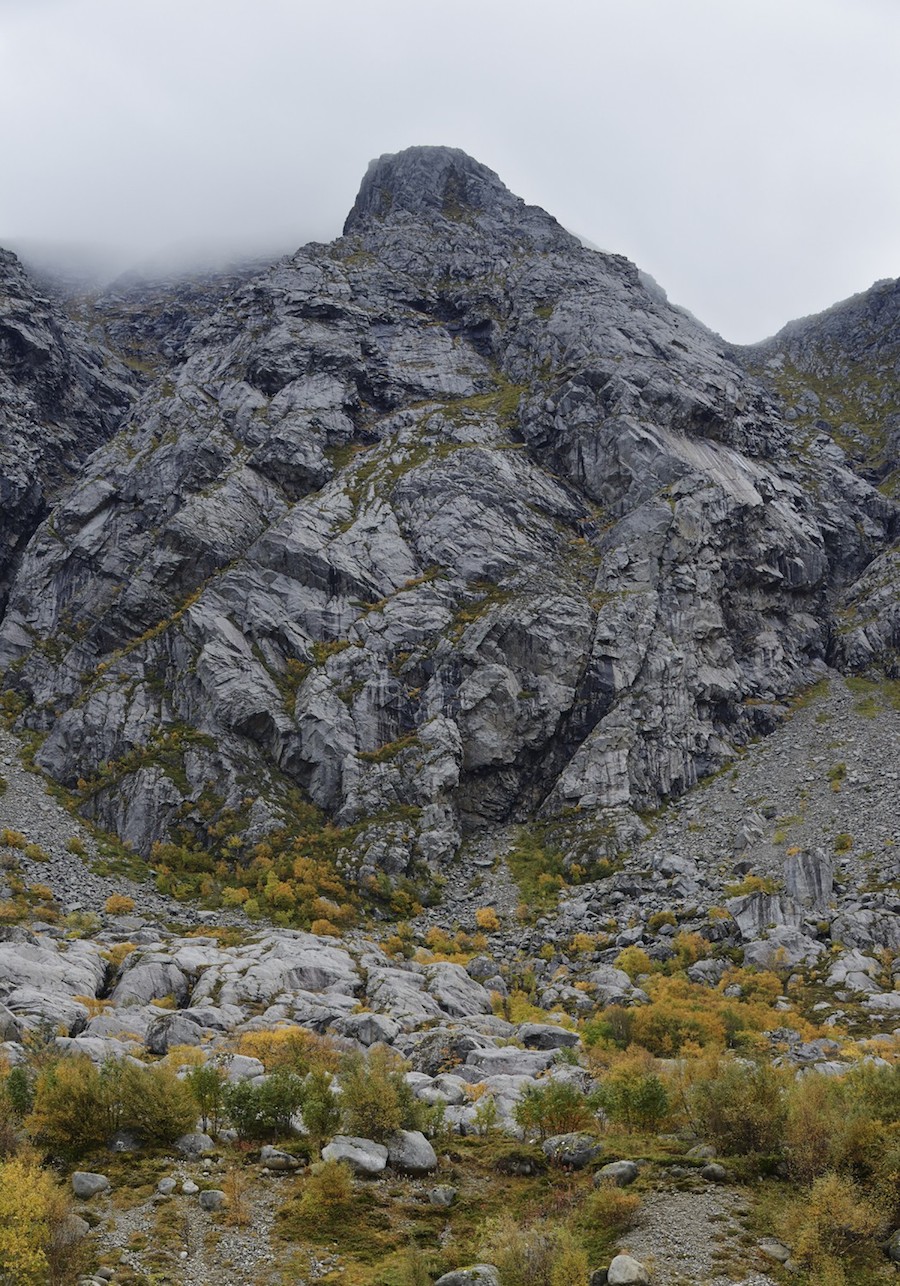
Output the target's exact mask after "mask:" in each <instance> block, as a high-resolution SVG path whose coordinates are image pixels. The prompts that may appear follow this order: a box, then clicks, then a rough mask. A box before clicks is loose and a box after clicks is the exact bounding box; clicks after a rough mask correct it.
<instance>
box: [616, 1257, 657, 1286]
mask: <svg viewBox="0 0 900 1286" xmlns="http://www.w3.org/2000/svg"><path fill="white" fill-rule="evenodd" d="M606 1280H607V1282H608V1283H609V1286H650V1280H651V1279H650V1273H649V1272H648V1270H647V1269H646V1268H645V1267H644V1265H643V1264H642V1263H640V1261H639V1260H637V1259H634V1258H632V1256H631V1255H616V1257H615V1259H614V1260H613V1261H612V1263H611V1264H610V1266H609V1268H608V1269H607V1270H606Z"/></svg>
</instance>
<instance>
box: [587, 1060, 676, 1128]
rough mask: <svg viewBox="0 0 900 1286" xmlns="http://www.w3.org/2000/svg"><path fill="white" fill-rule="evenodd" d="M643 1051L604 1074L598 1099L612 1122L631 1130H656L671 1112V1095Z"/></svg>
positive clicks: (597, 1093) (597, 1095) (598, 1089)
mask: <svg viewBox="0 0 900 1286" xmlns="http://www.w3.org/2000/svg"><path fill="white" fill-rule="evenodd" d="M653 1067H654V1064H653V1060H652V1059H650V1058H647V1057H646V1056H644V1055H641V1054H635V1055H633V1056H629V1057H626V1058H623V1059H621V1060H620V1061H619V1062H618V1063H616V1064H615V1065H614V1066H613V1067H612V1068H610V1070H609V1072H607V1074H606V1075H605V1076H604V1077H603V1079H602V1080H601V1082H600V1084H599V1086H598V1087H597V1090H596V1092H595V1098H596V1100H597V1102H598V1104H599V1106H600V1107H602V1109H603V1111H604V1112H605V1113H606V1115H607V1116H608V1117H609V1119H610V1120H611V1121H616V1122H618V1123H620V1124H622V1125H624V1126H625V1127H626V1128H627V1129H641V1130H653V1129H656V1128H657V1127H658V1126H659V1125H660V1124H661V1122H662V1121H663V1120H665V1118H666V1116H668V1114H669V1095H668V1091H667V1090H666V1087H665V1085H664V1084H663V1083H662V1081H661V1080H660V1078H659V1077H658V1076H657V1074H656V1072H655V1071H654V1070H653Z"/></svg>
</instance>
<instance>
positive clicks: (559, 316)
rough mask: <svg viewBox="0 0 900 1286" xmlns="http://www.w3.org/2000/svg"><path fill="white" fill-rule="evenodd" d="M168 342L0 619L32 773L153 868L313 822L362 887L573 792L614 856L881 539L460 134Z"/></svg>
mask: <svg viewBox="0 0 900 1286" xmlns="http://www.w3.org/2000/svg"><path fill="white" fill-rule="evenodd" d="M184 354H185V359H186V360H185V361H184V363H183V365H181V366H180V367H179V368H178V370H177V372H170V373H167V374H166V376H165V377H164V378H163V377H160V379H159V380H158V381H157V382H156V383H154V384H153V385H151V386H150V387H149V388H148V389H147V390H146V391H145V392H144V394H143V395H142V397H141V399H140V400H139V402H138V403H137V404H136V406H135V407H134V408H133V410H132V412H131V414H130V415H129V417H128V420H127V422H126V424H125V425H124V426H123V428H122V430H121V431H120V433H119V434H118V435H117V436H116V438H115V439H114V440H113V441H112V442H111V443H110V444H109V445H108V446H107V447H105V448H104V449H103V450H102V451H100V452H98V453H97V455H95V456H94V457H93V458H92V459H91V460H90V461H89V463H88V464H87V466H86V467H85V469H84V471H83V473H82V476H81V477H80V479H79V481H78V483H77V485H76V486H75V487H74V488H73V489H72V490H71V492H70V493H69V494H68V495H67V496H66V497H65V499H64V500H63V501H62V502H61V503H60V504H59V506H58V507H57V509H56V510H55V511H54V513H53V515H52V518H51V519H50V520H49V521H48V522H47V523H45V524H44V526H43V527H42V528H41V530H40V531H39V532H38V533H37V535H36V536H35V538H34V539H33V540H32V542H31V544H30V546H29V548H28V550H27V552H26V554H25V556H24V559H23V562H22V567H21V571H20V573H19V576H18V579H17V583H16V586H15V589H14V592H13V594H12V597H11V600H10V604H9V610H8V612H7V614H6V617H5V619H4V621H3V623H2V628H0V665H3V666H5V667H6V674H7V678H6V683H7V685H8V686H13V687H14V688H15V689H16V691H17V693H18V694H19V697H20V701H21V703H22V704H23V706H24V709H23V714H22V719H23V722H24V723H25V724H26V725H27V726H29V727H31V728H33V729H36V730H38V731H40V732H42V733H44V734H46V736H45V740H44V742H43V745H42V747H41V749H40V752H39V755H38V760H39V762H40V763H41V765H42V766H43V767H45V768H46V769H47V770H48V771H49V772H50V773H51V774H52V775H53V776H54V777H56V778H57V779H58V780H59V781H62V782H63V783H65V784H67V785H68V786H70V787H71V788H73V789H75V790H76V791H77V792H78V793H79V795H80V798H81V801H82V807H83V808H84V810H85V811H86V812H87V813H88V814H89V815H90V816H93V817H95V818H97V819H98V820H100V821H101V822H102V823H103V824H104V825H106V826H108V827H110V828H112V829H115V830H117V831H118V832H119V833H120V834H121V835H123V836H124V837H125V838H127V839H128V840H129V841H130V842H131V843H133V844H134V845H135V846H136V847H137V848H138V849H139V850H140V851H142V852H144V853H146V852H148V850H149V848H150V846H151V844H152V843H153V842H154V841H156V840H168V839H172V838H176V839H177V840H178V842H179V844H180V845H182V848H184V846H187V848H188V849H191V848H192V847H200V848H206V847H208V848H211V849H212V850H213V851H214V853H215V854H216V855H217V856H218V857H219V858H220V859H222V860H225V859H226V858H227V859H228V860H240V858H241V855H242V854H246V853H247V852H249V851H250V849H251V848H252V846H253V845H254V844H256V843H258V842H259V841H260V840H261V839H263V838H264V837H265V836H266V835H270V834H272V833H273V832H276V831H278V830H279V829H280V828H282V827H284V826H287V827H288V828H289V829H292V830H293V831H294V832H298V833H300V834H304V833H306V832H308V831H310V829H315V828H316V827H320V826H321V825H322V824H323V823H324V821H325V820H326V819H334V820H336V821H337V822H338V823H340V824H342V825H344V826H345V827H349V828H351V829H349V830H348V831H347V833H346V834H347V842H346V845H345V848H344V860H345V861H346V863H347V865H348V867H349V868H350V869H351V870H352V871H353V873H354V874H355V875H357V876H358V877H359V878H363V879H365V878H368V877H371V876H372V875H373V874H375V873H376V872H377V871H379V870H382V871H386V872H387V873H389V874H391V875H399V874H401V873H409V872H411V871H413V870H414V869H415V868H416V866H417V865H418V864H420V863H422V862H426V863H428V864H431V865H432V866H440V865H441V864H442V863H443V862H444V861H445V860H446V859H447V857H448V856H449V855H450V854H451V853H452V852H453V850H454V849H455V847H456V845H457V843H458V840H459V835H460V830H461V827H463V826H464V825H468V824H478V825H483V824H487V823H491V822H495V821H500V820H505V819H508V818H516V817H519V818H522V817H527V816H529V815H532V814H533V813H534V812H535V811H537V810H542V811H544V812H548V813H554V812H559V811H561V810H565V809H571V808H577V809H580V810H583V811H587V812H590V813H591V814H592V815H593V814H594V813H595V811H596V812H597V816H598V817H599V818H600V820H601V821H602V823H603V827H604V828H605V829H606V830H607V831H608V832H609V835H610V837H611V838H610V840H609V843H610V844H612V845H614V844H615V843H616V842H617V841H616V840H615V838H614V837H615V835H616V834H618V835H619V837H620V840H621V839H622V838H623V837H624V836H625V835H626V834H627V833H629V831H632V830H633V829H634V823H633V817H634V810H646V809H652V808H654V807H655V806H656V805H657V804H658V803H659V802H660V801H661V800H663V799H665V798H667V797H669V796H672V795H675V794H678V793H680V792H681V791H683V790H684V789H686V788H687V787H689V786H691V785H692V784H694V782H696V781H697V779H698V778H699V777H700V776H702V775H703V774H705V773H707V772H709V771H711V770H713V769H714V768H716V767H718V766H719V765H720V764H721V763H722V762H723V761H724V760H725V759H726V758H727V757H728V756H729V755H730V754H731V753H732V749H733V747H734V746H735V745H736V744H740V743H741V742H742V741H744V740H746V739H747V738H749V737H751V736H753V735H754V734H756V733H758V732H760V731H766V730H768V729H770V728H771V727H772V726H774V724H775V723H776V722H777V720H778V719H779V717H780V715H781V713H782V712H783V704H782V703H783V700H784V698H786V697H787V696H789V695H790V694H791V693H793V692H795V691H796V690H797V689H798V688H800V687H802V686H804V685H806V684H808V683H810V682H812V681H813V680H814V679H815V678H816V677H817V676H818V675H819V674H820V673H821V671H822V666H823V663H824V661H825V659H826V658H827V657H828V656H829V655H830V654H831V653H833V651H834V641H835V637H836V633H837V629H836V620H837V618H836V616H835V612H836V609H837V607H838V606H839V603H840V601H841V599H840V596H841V594H846V593H851V594H852V593H853V592H855V591H854V590H853V586H854V585H855V584H856V583H857V582H858V581H859V578H860V576H861V575H863V574H864V573H865V571H866V569H867V568H868V567H870V566H872V565H874V560H876V559H877V558H879V557H884V556H888V554H887V552H886V551H888V550H889V549H890V544H891V541H892V540H893V539H894V538H895V536H896V532H897V528H898V512H900V511H898V506H897V505H896V504H895V503H894V502H893V501H892V500H891V499H890V498H889V497H886V496H884V495H882V494H880V493H879V492H878V491H877V490H876V489H875V488H874V487H873V486H872V485H870V483H869V482H867V481H866V480H864V479H862V478H860V477H858V476H857V475H856V474H855V473H854V472H853V471H852V470H851V469H850V468H849V467H848V466H847V464H846V462H845V461H844V460H843V459H842V458H840V457H836V456H834V455H832V454H831V453H829V452H815V451H813V452H807V453H806V454H800V453H798V450H797V445H796V439H795V433H794V429H793V427H792V425H791V424H790V423H789V422H785V420H784V418H783V416H782V414H781V411H780V409H779V406H778V404H777V402H776V400H775V398H774V396H773V394H772V393H771V392H770V391H769V390H767V388H766V387H765V385H764V384H763V383H761V382H760V381H758V380H757V379H756V378H754V377H753V376H752V375H748V374H747V373H746V371H745V369H744V368H743V366H742V365H741V364H740V362H739V360H738V357H737V356H736V355H735V354H734V353H731V352H729V351H726V349H725V348H724V346H723V345H722V343H721V341H720V340H719V339H718V337H716V336H714V335H713V334H711V333H710V332H708V331H707V330H706V329H705V328H703V327H702V326H701V325H700V324H699V323H697V322H696V321H694V320H693V319H692V318H690V317H688V316H686V315H685V314H684V313H682V312H681V311H680V310H678V309H676V308H673V307H671V306H670V305H669V304H667V303H666V302H665V301H664V300H663V299H661V298H660V294H659V292H658V291H651V290H649V289H648V288H647V286H645V284H644V280H643V279H642V277H641V275H640V274H639V273H638V271H637V269H636V268H635V267H634V266H633V265H631V264H630V263H628V262H627V261H626V260H624V259H621V258H619V257H616V256H610V255H604V254H600V253H597V252H594V251H591V250H588V249H586V248H584V247H583V246H582V245H581V243H580V242H578V241H577V240H576V239H575V238H574V237H572V236H570V235H569V234H568V233H566V232H565V231H564V230H563V229H562V228H561V227H560V226H559V225H558V224H557V223H556V221H555V220H553V219H552V218H551V217H550V216H549V215H547V214H546V213H545V212H544V211H542V210H539V209H536V208H534V207H528V206H526V205H524V203H523V202H522V201H521V200H520V199H519V198H517V197H515V196H513V195H512V194H511V193H509V192H508V191H507V189H506V188H504V187H503V185H502V183H501V182H500V180H499V179H498V178H497V176H496V175H494V174H493V173H492V172H491V171H490V170H488V169H486V167H484V166H482V165H480V164H479V163H477V162H475V161H473V160H472V159H471V158H469V157H467V156H465V155H464V154H463V153H460V152H456V151H453V150H451V149H445V148H413V149H410V150H409V151H407V152H403V153H400V154H399V155H397V156H393V157H382V158H381V159H380V160H379V161H377V162H373V165H372V166H371V167H370V170H369V173H368V174H367V175H366V177H365V179H364V181H363V185H362V188H361V191H360V195H359V197H358V199H357V202H356V204H355V206H354V208H353V210H352V211H351V213H350V216H349V217H348V220H347V224H346V226H345V231H344V236H343V237H342V238H340V239H338V240H337V241H336V242H334V243H332V244H331V245H329V246H320V245H311V246H308V247H306V248H305V249H303V250H301V251H299V252H298V253H297V254H296V255H295V256H294V257H293V258H292V259H290V260H287V261H284V262H282V263H279V264H277V265H275V266H274V267H273V268H272V269H271V270H269V271H268V272H266V273H263V274H262V275H261V276H259V277H257V278H255V279H254V280H252V281H250V282H248V283H246V284H244V285H243V286H241V287H239V288H238V289H237V290H236V291H235V293H234V294H233V295H231V296H230V297H229V298H228V299H227V300H226V301H225V302H224V303H223V304H222V306H221V307H219V308H218V309H217V311H215V312H214V313H213V314H212V315H211V316H210V317H209V319H208V320H207V321H206V322H205V323H200V324H199V325H197V326H195V328H194V329H193V330H192V332H191V334H190V336H189V337H188V338H187V340H186V343H185V348H184ZM872 655H873V657H875V652H874V651H873V654H872ZM875 659H877V657H876V658H875ZM306 801H311V803H312V805H314V806H315V809H317V810H319V811H318V812H315V811H314V810H313V809H312V808H310V807H309V806H308V803H307V802H306ZM351 840H352V844H351Z"/></svg>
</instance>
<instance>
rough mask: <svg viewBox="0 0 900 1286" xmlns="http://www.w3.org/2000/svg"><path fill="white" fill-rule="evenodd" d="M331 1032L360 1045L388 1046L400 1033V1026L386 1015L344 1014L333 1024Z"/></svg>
mask: <svg viewBox="0 0 900 1286" xmlns="http://www.w3.org/2000/svg"><path fill="white" fill-rule="evenodd" d="M333 1030H334V1031H335V1032H337V1034H338V1035H339V1036H349V1037H350V1038H351V1039H352V1040H358V1041H359V1043H360V1044H361V1045H379V1044H380V1045H390V1044H391V1043H392V1042H393V1041H394V1040H396V1038H397V1036H398V1035H399V1033H400V1024H399V1023H398V1022H395V1020H394V1019H393V1018H391V1017H390V1016H389V1015H388V1014H372V1013H362V1014H346V1015H344V1016H342V1017H341V1018H338V1020H337V1021H336V1022H335V1023H334V1024H333Z"/></svg>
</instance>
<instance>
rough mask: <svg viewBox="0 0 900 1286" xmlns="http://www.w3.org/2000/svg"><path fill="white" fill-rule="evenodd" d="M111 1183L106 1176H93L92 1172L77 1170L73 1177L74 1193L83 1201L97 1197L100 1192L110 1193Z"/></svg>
mask: <svg viewBox="0 0 900 1286" xmlns="http://www.w3.org/2000/svg"><path fill="white" fill-rule="evenodd" d="M109 1190H110V1183H109V1179H107V1177H106V1175H105V1174H93V1173H92V1172H91V1171H90V1170H76V1171H75V1173H74V1174H73V1175H72V1191H73V1192H74V1193H75V1196H76V1197H80V1198H81V1199H82V1201H88V1200H90V1198H91V1197H96V1196H97V1194H98V1192H109Z"/></svg>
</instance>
